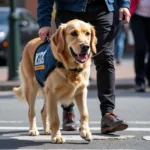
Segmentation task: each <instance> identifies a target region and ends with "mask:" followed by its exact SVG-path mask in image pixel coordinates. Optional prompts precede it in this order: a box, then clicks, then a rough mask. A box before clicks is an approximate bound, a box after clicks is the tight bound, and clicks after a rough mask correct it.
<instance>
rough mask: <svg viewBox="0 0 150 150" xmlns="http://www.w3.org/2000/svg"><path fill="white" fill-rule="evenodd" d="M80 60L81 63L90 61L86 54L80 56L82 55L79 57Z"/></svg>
mask: <svg viewBox="0 0 150 150" xmlns="http://www.w3.org/2000/svg"><path fill="white" fill-rule="evenodd" d="M78 59H79V60H80V61H81V62H85V61H87V59H88V55H86V54H80V55H78Z"/></svg>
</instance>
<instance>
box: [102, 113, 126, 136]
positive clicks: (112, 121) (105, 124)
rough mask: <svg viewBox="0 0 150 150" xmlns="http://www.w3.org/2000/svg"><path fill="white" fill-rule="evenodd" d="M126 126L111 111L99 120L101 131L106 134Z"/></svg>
mask: <svg viewBox="0 0 150 150" xmlns="http://www.w3.org/2000/svg"><path fill="white" fill-rule="evenodd" d="M127 128H128V124H127V123H126V122H125V121H123V120H120V119H119V118H118V117H117V116H116V115H115V114H113V113H106V114H105V116H104V117H103V118H102V121H101V133H103V134H108V133H112V132H116V131H122V130H125V129H127Z"/></svg>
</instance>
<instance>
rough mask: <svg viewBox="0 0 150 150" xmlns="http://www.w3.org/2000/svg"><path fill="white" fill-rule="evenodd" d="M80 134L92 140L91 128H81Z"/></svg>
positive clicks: (89, 140)
mask: <svg viewBox="0 0 150 150" xmlns="http://www.w3.org/2000/svg"><path fill="white" fill-rule="evenodd" d="M80 136H81V137H82V138H83V139H85V140H86V141H88V142H91V141H92V134H91V131H90V130H89V129H86V128H80Z"/></svg>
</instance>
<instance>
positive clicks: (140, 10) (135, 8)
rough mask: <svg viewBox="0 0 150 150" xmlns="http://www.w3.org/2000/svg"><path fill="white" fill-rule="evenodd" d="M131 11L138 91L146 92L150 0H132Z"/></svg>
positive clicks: (149, 62) (149, 77) (149, 69)
mask: <svg viewBox="0 0 150 150" xmlns="http://www.w3.org/2000/svg"><path fill="white" fill-rule="evenodd" d="M130 12H131V14H132V17H131V29H132V32H133V36H134V40H135V53H134V69H135V85H136V91H137V92H145V90H146V79H147V81H148V85H149V86H150V0H131V8H130ZM147 54H148V55H147ZM146 56H148V58H147V59H146Z"/></svg>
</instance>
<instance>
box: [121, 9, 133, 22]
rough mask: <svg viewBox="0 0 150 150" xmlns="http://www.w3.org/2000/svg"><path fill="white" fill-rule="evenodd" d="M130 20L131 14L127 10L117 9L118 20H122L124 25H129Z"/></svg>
mask: <svg viewBox="0 0 150 150" xmlns="http://www.w3.org/2000/svg"><path fill="white" fill-rule="evenodd" d="M130 18H131V14H130V11H129V9H128V8H123V7H122V8H120V9H119V20H123V19H124V23H129V22H130Z"/></svg>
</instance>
